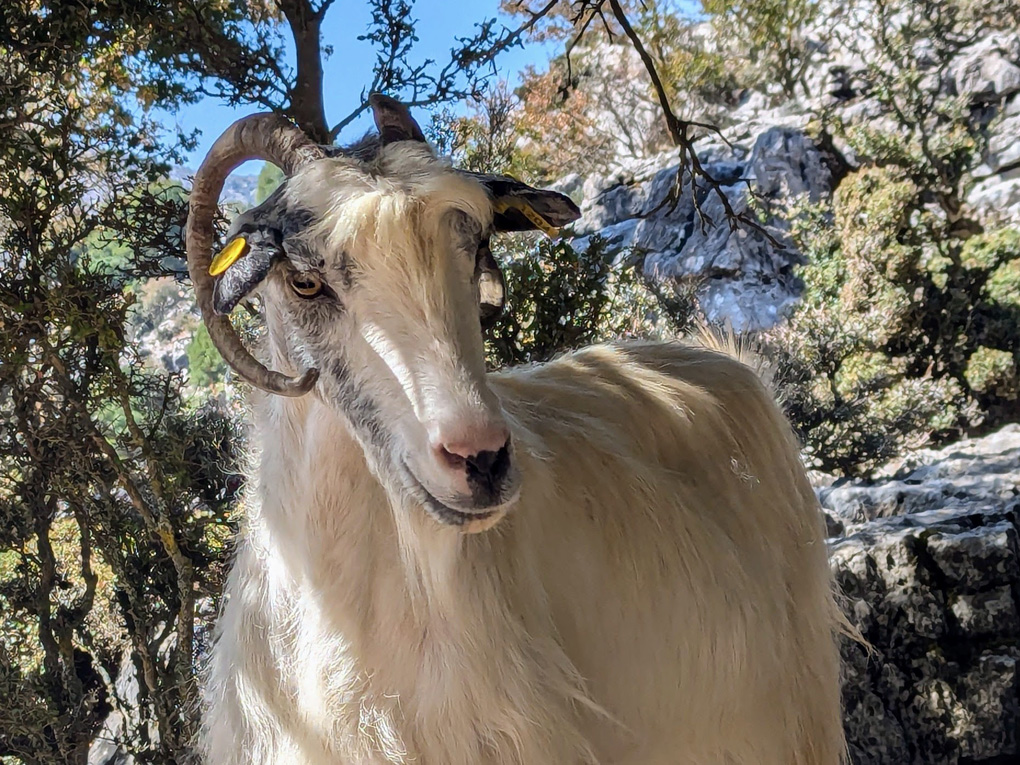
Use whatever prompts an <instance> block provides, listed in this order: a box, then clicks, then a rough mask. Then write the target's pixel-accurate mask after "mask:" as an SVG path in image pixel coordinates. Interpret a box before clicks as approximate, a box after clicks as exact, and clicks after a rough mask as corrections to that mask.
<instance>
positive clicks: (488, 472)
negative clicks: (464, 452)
mask: <svg viewBox="0 0 1020 765" xmlns="http://www.w3.org/2000/svg"><path fill="white" fill-rule="evenodd" d="M508 443H509V442H508ZM466 462H467V471H468V476H469V477H478V478H487V479H488V480H490V481H498V480H500V479H501V478H503V477H504V476H505V475H506V474H507V471H508V470H509V469H510V450H509V449H508V448H507V447H506V446H503V447H501V448H500V450H499V451H495V452H489V451H486V452H478V454H474V455H472V456H470V457H468V458H467V460H466Z"/></svg>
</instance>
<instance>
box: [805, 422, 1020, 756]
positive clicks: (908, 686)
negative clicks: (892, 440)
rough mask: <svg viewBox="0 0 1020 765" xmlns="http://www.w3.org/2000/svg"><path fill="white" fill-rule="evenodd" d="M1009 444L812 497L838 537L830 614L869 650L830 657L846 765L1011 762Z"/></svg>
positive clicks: (1015, 572) (1002, 435)
mask: <svg viewBox="0 0 1020 765" xmlns="http://www.w3.org/2000/svg"><path fill="white" fill-rule="evenodd" d="M1018 446H1020V428H1017V427H1016V426H1009V427H1007V428H1003V429H1002V430H1001V431H999V432H998V433H995V434H992V435H990V436H987V437H985V438H983V439H974V440H971V441H965V442H962V443H960V444H957V445H954V446H951V447H946V448H945V449H941V450H931V451H925V452H919V453H917V454H915V455H912V456H911V457H908V458H906V459H904V460H901V461H900V464H898V465H896V466H893V467H892V468H890V469H889V470H888V471H887V472H888V473H889V475H888V476H887V477H886V478H884V479H882V480H879V481H876V482H874V483H872V484H867V485H866V484H857V485H854V486H851V487H839V486H835V487H821V488H819V489H818V492H819V494H820V496H821V497H822V502H823V504H825V505H827V506H828V508H829V513H831V514H833V516H834V520H835V521H836V522H837V523H838V524H841V525H842V529H840V528H839V526H838V525H836V526H835V528H836V533H837V534H839V535H840V536H839V537H837V538H835V539H832V540H830V549H831V566H832V570H833V575H834V577H835V579H836V583H837V585H838V587H839V589H840V591H841V594H842V597H843V598H844V601H843V605H844V610H845V612H846V614H847V616H848V618H849V619H850V621H851V622H852V623H853V624H854V626H855V627H857V629H858V630H860V632H861V634H862V636H863V637H864V638H865V640H867V641H868V643H869V648H868V649H867V650H866V649H865V648H864V647H862V646H861V645H859V644H857V643H854V642H853V641H850V640H847V641H846V642H845V643H844V645H843V649H842V650H843V658H844V667H845V668H844V675H845V682H844V690H843V694H844V705H845V714H844V721H845V726H846V731H847V737H848V742H849V746H850V752H851V757H852V762H853V763H855V764H856V765H860V764H861V763H870V764H872V765H900V764H901V763H907V764H908V765H929V764H930V763H946V764H947V765H962V764H963V763H984V762H987V763H999V762H1013V761H1017V759H1016V758H1017V757H1020V748H1018V742H1017V731H1018V725H1020V674H1018V661H1020V602H1018V599H1017V596H1018V591H1020V543H1018V540H1020V500H1017V499H1016V498H1015V497H1014V494H1015V489H1016V485H1017V482H1018V481H1020V451H1018ZM904 479H909V480H911V481H913V483H906V482H905V481H904ZM953 484H955V485H957V486H958V487H959V488H960V491H959V492H955V493H954V492H948V493H947V491H946V489H947V486H949V485H953ZM847 488H849V489H851V491H850V492H847V491H846V489H847ZM911 488H913V489H914V490H916V491H914V492H913V493H910V492H909V491H908V490H909V489H911ZM841 490H842V494H839V493H838V492H840V491H841ZM834 492H836V493H834ZM903 492H906V493H905V494H904V493H903ZM897 497H899V499H896V498H897ZM834 498H839V502H838V503H837V502H834V501H833V499H834ZM836 505H838V507H839V511H838V513H837V512H836V511H834V510H833V507H834V506H836ZM830 528H833V527H832V526H830Z"/></svg>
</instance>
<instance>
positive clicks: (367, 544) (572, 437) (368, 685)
mask: <svg viewBox="0 0 1020 765" xmlns="http://www.w3.org/2000/svg"><path fill="white" fill-rule="evenodd" d="M489 382H490V385H491V387H492V389H493V390H494V391H495V392H496V394H497V396H498V397H499V399H500V402H501V404H502V406H503V408H504V410H505V412H506V413H507V416H508V419H509V421H510V423H511V428H512V431H513V434H514V438H515V441H516V444H517V455H518V459H519V463H520V469H521V472H522V475H523V489H522V494H521V497H520V500H519V501H518V502H517V504H516V506H515V507H514V508H513V510H512V512H510V513H509V514H508V515H507V517H506V518H504V519H503V520H502V522H501V523H500V524H499V525H497V526H496V527H495V528H493V529H491V530H490V531H488V532H486V533H484V534H478V535H462V534H460V533H458V532H457V531H456V530H454V529H450V528H446V527H441V526H439V525H438V524H436V523H435V522H434V521H433V520H432V519H431V518H429V517H428V516H427V515H426V514H425V513H424V512H423V511H422V509H421V508H420V507H409V506H406V505H404V504H400V503H395V502H394V501H393V498H392V497H389V496H387V493H386V492H385V491H384V490H383V489H382V487H381V486H380V484H379V482H378V481H376V480H375V479H374V477H373V476H372V473H371V472H370V470H369V469H368V468H367V465H366V462H365V457H364V456H363V453H362V450H361V449H360V448H359V447H358V445H357V444H356V443H355V442H354V440H353V439H352V437H351V435H350V433H349V432H348V431H347V428H346V426H345V424H344V423H343V422H342V421H340V419H339V418H337V417H336V416H335V414H334V413H333V411H332V409H331V408H330V407H329V406H326V405H323V404H322V403H321V402H320V401H319V400H317V399H316V398H312V397H308V398H301V399H285V398H278V397H270V398H267V399H265V400H263V401H262V402H261V404H260V405H259V407H258V420H257V427H256V432H257V433H258V434H259V438H260V441H261V446H262V454H261V458H260V469H259V485H258V491H257V497H254V496H253V497H252V500H253V501H252V502H251V503H250V506H249V514H248V517H247V519H246V522H245V524H244V531H243V534H242V536H241V539H240V542H239V547H238V552H237V560H236V562H235V565H234V569H233V571H232V573H231V576H230V581H229V584H228V587H227V591H228V593H229V600H228V602H227V605H226V608H225V611H224V614H223V620H222V623H221V633H222V634H221V637H220V641H219V644H218V646H217V648H216V651H215V654H214V659H213V665H212V670H211V675H210V680H211V690H210V694H211V698H210V702H211V703H210V715H209V717H208V719H207V741H206V743H207V746H208V759H209V761H210V762H211V763H216V765H226V764H227V763H231V764H232V765H233V764H234V763H236V765H241V764H242V763H245V764H247V763H265V764H266V765H299V764H300V765H305V764H306V765H327V764H328V765H341V764H342V765H354V764H355V763H357V764H358V765H362V764H364V765H368V763H373V764H375V763H379V764H381V763H394V764H396V763H401V764H404V763H419V764H420V765H469V764H477V765H482V764H486V765H511V764H513V765H545V764H548V765H560V764H564V763H605V764H606V765H609V764H612V765H625V764H626V765H658V764H660V763H661V764H662V765H666V764H667V763H668V764H670V765H680V764H681V763H682V764H683V765H695V764H697V765H721V764H726V765H821V764H824V763H837V762H839V761H840V757H841V754H842V751H843V743H842V734H841V730H842V724H841V719H840V708H839V698H838V687H839V683H838V663H837V652H836V649H835V646H834V641H833V632H832V630H833V626H834V614H833V608H834V606H833V602H832V599H831V595H830V591H829V579H828V576H827V573H826V572H827V562H826V548H825V542H824V535H823V529H822V525H821V521H820V515H819V513H818V510H817V506H816V501H815V497H814V494H813V492H812V490H811V487H810V486H809V485H808V482H807V480H806V478H805V475H804V471H803V469H802V467H801V463H800V460H799V458H798V452H797V444H796V442H795V440H794V438H793V437H792V434H791V433H790V430H789V427H788V426H787V424H786V423H785V422H784V420H783V418H782V416H781V415H780V413H779V412H778V411H777V409H776V407H775V405H774V404H773V402H772V400H771V398H770V396H769V394H768V393H767V391H766V390H765V389H764V388H763V386H762V385H761V383H760V382H759V381H758V379H757V378H756V376H755V375H754V374H753V373H752V372H751V371H750V370H749V369H748V368H747V367H745V366H743V365H741V364H740V363H738V362H736V361H734V360H732V359H730V358H727V357H725V356H722V355H719V354H716V353H713V352H709V351H706V350H702V349H697V348H689V347H684V346H681V345H676V344H663V345H660V344H636V345H622V346H603V347H595V348H590V349H587V350H584V351H581V352H579V353H574V354H571V355H568V356H565V357H563V358H560V359H558V360H557V361H555V362H552V363H550V364H546V365H542V366H537V367H533V368H528V369H522V370H514V371H511V372H508V373H503V374H498V375H492V376H490V378H489Z"/></svg>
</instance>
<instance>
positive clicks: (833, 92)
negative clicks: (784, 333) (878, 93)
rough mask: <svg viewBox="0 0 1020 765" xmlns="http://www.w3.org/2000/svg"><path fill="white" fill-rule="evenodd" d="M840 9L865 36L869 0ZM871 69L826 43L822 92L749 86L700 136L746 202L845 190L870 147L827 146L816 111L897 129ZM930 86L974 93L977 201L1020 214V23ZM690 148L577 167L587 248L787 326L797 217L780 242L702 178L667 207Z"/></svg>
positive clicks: (723, 305) (985, 208) (755, 319)
mask: <svg viewBox="0 0 1020 765" xmlns="http://www.w3.org/2000/svg"><path fill="white" fill-rule="evenodd" d="M829 13H830V16H829V17H827V20H826V23H827V24H838V25H840V28H842V29H845V30H848V34H852V31H849V30H853V29H856V28H860V27H861V26H862V25H863V24H864V23H865V22H866V21H867V19H866V14H867V4H866V3H858V4H857V6H856V7H855V9H854V11H853V13H855V14H857V15H856V16H853V17H850V16H846V11H845V9H843V8H842V6H841V5H840V4H835V5H834V8H833V9H830V11H829ZM833 14H834V15H833ZM861 14H865V16H861ZM827 30H828V28H827V29H826V31H827ZM819 39H822V38H821V37H820V38H819ZM858 43H860V41H858ZM866 74H867V68H866V62H865V61H863V60H862V59H861V54H860V51H858V52H856V53H854V52H850V51H848V50H845V49H840V48H838V47H836V44H835V43H832V42H831V41H830V42H829V43H828V44H827V45H821V44H820V45H819V48H818V54H817V59H816V61H815V63H814V65H813V67H812V68H811V69H810V70H809V72H808V74H807V77H806V80H807V81H808V83H809V90H810V92H811V96H810V97H807V96H804V97H802V98H800V99H798V100H795V101H790V102H787V103H784V104H780V105H778V106H777V105H775V104H774V103H773V102H770V100H769V99H768V98H767V97H765V96H764V95H762V94H759V93H749V94H747V95H746V96H745V97H744V99H743V101H742V102H741V103H740V104H739V105H738V106H737V107H736V108H734V109H733V110H732V111H731V112H730V113H729V115H728V119H729V120H730V121H731V124H730V126H729V127H727V128H726V129H725V130H724V131H723V135H724V137H725V140H722V139H721V138H720V137H719V136H708V137H706V138H704V139H702V140H700V141H699V142H698V143H697V144H696V146H697V148H698V156H699V159H700V160H701V163H702V164H703V165H704V167H705V168H706V169H707V170H708V171H709V173H711V175H712V176H713V177H714V178H716V179H717V180H718V181H719V182H720V184H721V189H722V191H723V193H724V194H725V196H726V199H727V201H728V203H729V205H730V207H731V208H732V209H733V210H734V211H735V212H736V213H738V214H739V213H740V212H743V211H745V210H747V209H748V205H749V203H750V201H751V199H752V196H751V193H752V192H753V194H756V195H758V197H759V199H760V201H761V203H762V205H763V207H764V209H765V210H766V212H772V213H777V212H779V211H781V210H782V209H783V208H784V207H787V206H789V205H791V204H794V203H795V202H797V201H799V200H805V199H806V200H810V201H812V202H818V201H821V200H824V199H826V198H828V197H829V196H830V195H831V194H832V193H833V191H834V188H835V183H836V181H837V179H836V178H834V175H833V173H834V170H833V168H837V167H851V168H852V167H853V166H854V165H855V164H856V163H857V159H856V158H855V157H854V156H853V154H852V152H850V151H849V149H848V147H846V146H840V145H838V144H837V145H836V146H835V147H829V148H825V149H823V148H822V147H819V146H818V145H816V143H815V142H814V141H813V140H812V138H811V137H810V135H809V132H810V131H809V125H810V123H811V120H812V118H813V115H814V114H816V113H817V112H818V111H819V110H820V109H821V108H822V107H823V106H824V107H827V108H834V109H835V110H836V111H837V112H838V113H839V114H840V115H841V116H842V118H844V119H846V120H848V121H859V122H867V123H868V124H870V125H871V126H872V127H880V126H882V125H883V124H885V123H888V127H889V129H890V130H895V129H896V127H895V125H894V124H893V123H892V122H891V121H890V120H889V118H888V117H886V116H884V115H882V114H881V113H880V109H879V108H878V105H877V103H876V102H875V101H874V99H872V98H870V97H869V95H868V93H869V88H870V87H871V85H870V84H869V83H868V82H867V77H866ZM925 87H928V88H931V89H932V91H933V92H940V93H943V94H944V96H945V97H946V98H947V99H948V98H952V97H956V96H963V97H965V98H966V100H967V101H968V102H969V103H970V105H971V108H972V109H973V114H974V119H975V120H976V121H977V122H978V123H979V124H982V125H985V126H986V128H985V129H986V137H987V146H986V148H985V151H984V154H983V156H982V157H981V160H982V162H981V164H980V166H979V167H976V168H974V169H973V171H972V177H973V185H972V186H971V188H970V189H969V190H968V191H967V197H966V201H967V205H968V208H969V209H968V213H969V214H970V215H971V216H972V217H973V218H975V219H977V220H979V221H988V220H995V221H1013V222H1017V223H1020V32H1018V33H1013V34H996V35H990V36H988V37H986V38H985V39H982V40H979V41H978V42H977V43H975V44H974V45H971V46H970V47H968V48H966V49H964V50H963V51H962V52H961V53H959V54H958V56H957V57H956V60H955V61H954V62H953V64H952V65H951V66H950V68H949V70H948V72H947V73H946V75H945V77H944V78H942V79H941V80H938V79H932V80H931V81H930V82H927V83H926V84H925ZM677 160H678V157H677V155H676V153H675V152H666V153H663V154H659V155H657V156H654V157H651V158H649V159H645V160H639V159H634V158H625V159H622V160H621V162H620V166H619V167H618V168H617V169H616V170H614V171H613V172H612V173H611V174H607V175H605V176H595V177H590V178H587V179H586V180H584V181H583V182H582V181H581V180H580V179H572V180H571V182H570V184H569V185H570V188H571V189H572V190H574V191H575V192H578V191H579V192H580V194H581V196H582V197H583V202H582V205H581V209H582V212H583V218H582V220H581V221H580V222H579V223H578V226H577V231H578V232H579V233H580V234H581V238H580V239H579V240H578V242H577V243H578V244H579V245H581V246H584V244H585V243H586V240H587V237H588V236H590V235H592V234H596V233H597V234H599V235H600V236H602V237H603V238H604V239H606V240H607V241H608V242H609V244H610V254H611V256H613V257H619V256H618V255H617V253H620V252H621V251H622V250H624V249H628V248H632V249H633V250H634V251H635V252H636V253H637V254H638V255H640V256H643V257H644V273H645V275H646V276H647V277H649V278H651V279H654V280H657V281H660V282H664V283H666V284H667V285H669V284H672V283H677V282H693V283H695V284H696V285H698V295H699V301H700V303H701V307H702V310H703V311H704V313H705V314H706V316H707V318H708V319H709V320H710V321H714V322H720V323H729V324H730V325H731V326H732V327H733V328H734V329H735V330H736V331H737V332H746V331H752V330H760V329H768V328H770V327H772V326H775V325H776V324H777V323H778V322H780V321H782V319H783V318H784V317H785V316H786V315H788V314H789V312H790V311H791V310H792V309H793V307H794V306H795V305H796V304H797V301H798V299H799V294H800V284H799V283H798V281H797V279H796V278H795V276H794V268H795V266H796V265H797V264H798V263H799V262H800V259H801V256H800V255H799V253H797V252H794V251H793V250H792V248H791V245H790V243H789V241H788V239H787V237H786V235H785V233H786V232H785V231H784V226H783V224H782V223H781V221H780V220H779V218H778V217H777V216H776V215H775V214H773V215H766V219H765V224H764V225H765V229H766V230H767V231H768V233H769V235H770V236H771V238H772V239H774V240H775V241H770V238H769V237H767V236H763V235H762V234H761V233H760V232H757V231H754V230H753V229H748V228H747V227H741V228H737V229H733V228H732V227H731V226H730V225H729V224H728V222H727V220H726V216H725V213H724V206H723V203H722V200H721V199H720V198H719V196H718V195H717V194H716V193H715V192H714V191H709V190H708V189H707V188H705V187H704V186H702V187H701V188H699V190H698V192H697V194H692V191H691V187H690V178H689V176H686V177H685V178H684V186H683V188H682V191H681V193H680V194H679V195H678V199H677V201H676V204H675V206H673V207H662V202H663V200H665V199H666V197H667V195H668V194H669V192H670V190H671V189H672V187H673V186H674V184H675V183H676V181H677V172H678V170H679V165H678V162H677ZM561 185H562V184H561ZM695 201H697V203H698V205H697V207H700V211H701V213H700V214H699V213H698V210H697V209H696V206H695ZM776 243H778V244H779V246H776Z"/></svg>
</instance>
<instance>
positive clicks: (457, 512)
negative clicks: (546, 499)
mask: <svg viewBox="0 0 1020 765" xmlns="http://www.w3.org/2000/svg"><path fill="white" fill-rule="evenodd" d="M404 472H405V474H406V475H405V481H404V484H405V490H406V492H407V493H408V495H409V496H410V497H411V499H412V500H414V502H415V503H416V504H419V505H421V507H422V508H423V509H424V510H425V512H427V513H428V514H429V515H430V516H432V518H434V519H435V520H436V521H438V522H439V523H441V524H443V525H444V526H454V527H456V529H457V531H459V532H461V533H462V534H478V533H480V532H482V531H487V530H489V529H491V528H492V527H493V526H495V525H496V524H497V523H499V522H500V521H501V520H502V519H503V516H505V515H506V514H507V512H508V511H509V510H510V508H511V507H513V505H514V504H516V502H517V500H518V498H519V497H520V493H521V492H520V486H519V485H517V483H516V482H515V485H514V486H513V488H512V490H511V491H510V492H509V493H508V494H507V495H506V496H503V497H499V498H498V500H497V501H496V502H494V503H492V504H489V505H485V506H479V505H478V504H477V503H476V502H475V501H474V500H473V499H472V498H470V497H465V498H463V499H462V498H459V497H449V496H445V495H442V494H440V496H436V494H439V492H436V493H435V494H434V493H433V492H432V491H431V490H430V489H429V488H428V487H427V486H426V485H425V482H424V481H422V480H420V479H419V478H418V477H417V476H416V475H415V474H414V471H412V470H411V469H410V468H409V467H407V465H406V464H405V465H404Z"/></svg>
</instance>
